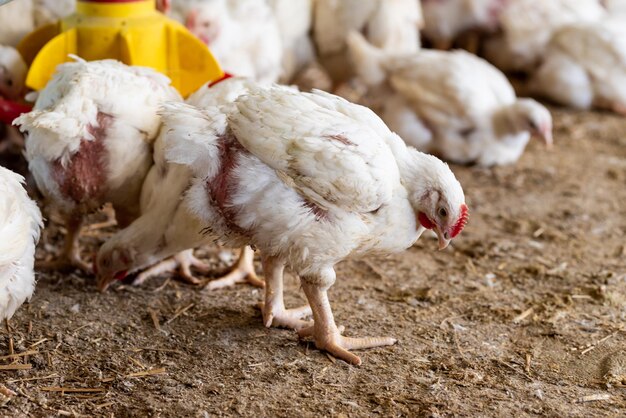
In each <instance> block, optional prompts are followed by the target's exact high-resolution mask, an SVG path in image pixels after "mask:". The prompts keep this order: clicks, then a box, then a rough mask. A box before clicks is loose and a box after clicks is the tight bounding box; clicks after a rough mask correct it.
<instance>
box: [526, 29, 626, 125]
mask: <svg viewBox="0 0 626 418" xmlns="http://www.w3.org/2000/svg"><path fill="white" fill-rule="evenodd" d="M529 86H530V90H531V91H532V92H534V93H535V94H537V95H542V96H544V97H547V98H549V99H551V100H554V101H555V102H557V103H560V104H563V105H566V106H571V107H575V108H578V109H589V108H591V107H597V108H602V109H608V110H612V111H614V112H617V113H620V114H622V115H626V24H624V20H623V19H622V18H617V17H615V18H607V19H604V20H601V21H597V22H591V23H578V24H572V25H568V26H565V27H563V28H561V29H560V30H558V31H557V32H556V33H555V34H554V36H553V37H552V40H551V41H550V44H549V45H548V48H547V51H546V54H545V56H544V59H543V62H542V63H541V66H540V67H539V68H538V69H537V70H536V72H535V73H534V74H533V76H532V79H531V81H530V83H529Z"/></svg>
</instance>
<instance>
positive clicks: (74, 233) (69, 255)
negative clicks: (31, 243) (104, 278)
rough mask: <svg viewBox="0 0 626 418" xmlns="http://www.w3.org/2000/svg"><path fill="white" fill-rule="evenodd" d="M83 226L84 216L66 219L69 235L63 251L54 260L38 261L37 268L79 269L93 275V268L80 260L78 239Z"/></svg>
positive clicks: (66, 237)
mask: <svg viewBox="0 0 626 418" xmlns="http://www.w3.org/2000/svg"><path fill="white" fill-rule="evenodd" d="M82 224H83V218H82V216H69V217H67V218H66V222H65V227H66V229H67V235H66V236H65V243H64V244H63V250H61V253H60V254H59V255H58V256H57V257H56V259H54V260H50V261H37V262H36V263H35V267H36V268H37V269H43V270H68V269H70V268H72V267H73V268H77V269H80V270H83V271H84V272H86V273H91V267H90V266H89V264H87V263H86V262H85V261H83V260H82V259H81V258H80V247H79V244H78V238H79V237H80V228H81V226H82Z"/></svg>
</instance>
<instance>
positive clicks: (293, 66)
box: [267, 0, 315, 83]
mask: <svg viewBox="0 0 626 418" xmlns="http://www.w3.org/2000/svg"><path fill="white" fill-rule="evenodd" d="M267 1H268V4H269V6H270V7H271V8H272V11H273V12H274V16H275V18H276V22H277V23H278V28H279V30H280V35H281V40H282V45H283V71H282V74H281V77H280V80H281V82H284V83H289V82H290V81H291V80H292V79H293V77H294V76H295V75H296V74H297V73H298V72H299V71H300V70H302V69H303V68H305V67H306V66H307V65H308V64H310V63H312V62H313V61H314V60H315V50H314V47H313V41H312V40H311V37H310V32H311V28H312V23H313V22H312V20H313V0H267Z"/></svg>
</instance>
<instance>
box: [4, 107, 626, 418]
mask: <svg viewBox="0 0 626 418" xmlns="http://www.w3.org/2000/svg"><path fill="white" fill-rule="evenodd" d="M555 114H556V132H555V134H556V135H555V137H556V144H557V147H556V150H555V151H554V152H546V151H545V150H544V149H543V148H542V147H541V146H540V145H539V144H538V143H537V144H535V143H533V144H531V146H530V147H529V150H528V151H527V153H526V154H525V155H524V157H523V158H522V160H521V161H520V162H519V163H518V164H517V165H516V166H512V167H504V168H497V169H494V170H485V169H479V168H471V167H470V168H467V167H454V171H455V172H456V173H457V174H458V176H459V178H460V180H461V182H462V184H463V185H464V188H465V190H466V195H467V196H468V203H469V206H470V208H471V219H470V223H469V225H468V227H467V228H466V230H465V231H464V233H463V234H462V235H461V236H460V237H459V238H458V239H457V240H456V241H455V242H454V245H453V248H450V249H449V250H446V251H444V252H437V251H435V247H436V242H435V241H434V240H433V239H431V238H429V237H424V238H422V239H421V240H420V241H419V242H418V243H417V244H416V246H415V247H414V248H411V249H409V250H408V251H406V252H404V253H402V254H398V255H395V256H391V257H388V258H370V259H366V260H360V261H358V260H350V261H346V262H344V263H342V264H340V265H339V266H338V269H337V270H338V281H337V284H336V285H335V286H334V287H333V288H332V291H331V300H332V303H333V307H334V311H335V314H336V317H337V320H338V322H339V323H340V324H343V325H345V326H346V328H347V333H348V334H349V335H360V336H363V335H391V336H395V337H397V338H398V339H399V343H398V344H397V345H395V346H393V347H389V348H381V349H373V350H367V351H362V352H360V355H361V356H362V359H363V365H362V366H360V367H353V366H349V365H347V364H346V363H344V362H342V361H336V360H334V359H332V358H330V357H329V356H327V355H326V354H324V353H322V352H320V351H318V350H316V349H315V347H314V346H313V345H312V344H311V343H306V342H299V341H298V338H297V337H296V335H295V333H294V332H292V331H287V330H279V329H265V328H264V327H263V326H262V324H261V314H260V312H259V311H258V309H256V307H255V305H256V303H257V302H258V301H259V300H260V299H261V295H262V293H261V291H259V290H258V289H254V288H251V287H248V286H245V285H241V286H238V287H236V288H232V289H227V290H222V291H216V292H213V293H211V292H207V291H199V290H197V289H194V288H193V287H191V286H188V285H185V284H182V283H180V282H178V281H176V280H173V279H169V278H168V277H165V276H164V277H162V278H159V279H155V280H153V281H152V282H150V283H148V284H147V285H145V286H143V287H141V288H139V287H132V286H129V285H116V286H114V287H113V289H112V290H110V291H108V292H107V293H105V294H99V293H98V292H96V289H95V286H94V281H93V279H92V278H90V277H84V276H83V275H80V274H77V273H73V274H43V273H42V274H40V275H39V283H38V287H37V291H36V293H35V296H34V298H33V300H32V301H31V303H30V304H29V305H27V306H24V307H23V308H22V309H21V310H20V311H19V312H18V314H17V315H16V316H15V318H14V319H13V320H12V322H11V323H12V327H13V331H12V334H13V340H14V350H15V352H17V353H20V352H24V351H26V350H28V351H35V352H36V353H34V354H31V355H29V356H27V357H22V358H20V359H19V360H18V362H19V363H25V364H30V365H32V369H30V370H20V371H1V370H0V378H1V379H2V381H4V383H5V385H6V386H7V387H8V388H10V389H12V390H14V391H16V392H18V396H17V397H15V398H14V399H12V400H10V401H9V402H8V403H7V404H6V405H5V406H4V407H3V408H1V409H0V415H5V416H11V417H19V416H34V417H39V416H59V415H60V416H80V415H88V416H116V417H123V416H163V417H165V416H176V417H186V416H190V417H204V416H214V415H220V416H222V415H223V416H255V417H257V416H268V417H269V416H296V415H297V416H302V417H318V416H336V417H352V416H365V415H380V416H416V415H427V416H472V417H473V416H514V415H516V416H531V415H546V416H554V417H563V416H573V417H590V416H607V417H608V416H613V417H617V416H624V415H626V389H625V387H626V386H625V385H626V328H625V327H624V321H625V319H626V239H625V238H624V237H625V236H626V120H625V119H623V118H621V117H618V116H614V115H609V114H600V113H579V112H573V111H563V110H558V109H557V110H555ZM109 232H110V231H109ZM92 235H93V234H92ZM61 238H62V233H61V232H60V228H58V226H56V223H55V222H54V221H53V222H51V225H50V226H49V228H48V230H47V232H46V234H45V236H44V242H43V243H42V245H40V256H43V255H45V253H46V251H47V250H48V251H49V250H51V249H56V248H58V244H59V242H60V240H61ZM101 239H103V236H102V234H100V235H97V234H96V235H94V236H85V237H84V238H83V243H84V244H85V246H86V250H85V254H86V256H87V254H89V252H90V251H93V249H94V248H95V245H96V244H97V242H98V241H99V240H101ZM200 255H203V253H202V252H200ZM204 255H205V256H206V257H211V259H213V260H215V262H216V263H218V264H217V267H219V269H220V270H221V271H224V269H225V268H226V265H225V264H223V263H221V262H218V261H217V258H216V257H215V251H210V250H207V251H206V252H205V253H204ZM165 282H167V284H164V283H165ZM287 282H288V283H287V290H288V296H287V302H288V305H289V306H297V305H300V304H302V303H303V297H302V293H301V291H299V288H298V283H297V280H296V279H295V278H293V277H288V278H287ZM150 312H153V315H151V314H150ZM181 312H182V313H181ZM177 314H179V315H177ZM152 316H154V317H155V318H156V319H157V320H158V322H159V327H158V329H157V327H155V324H154V322H153V319H152ZM8 352H9V337H8V335H7V333H6V332H5V331H4V330H3V331H2V333H1V334H0V354H8ZM9 362H10V360H6V359H3V360H1V361H0V363H1V364H9ZM146 371H149V373H155V374H153V375H150V374H148V375H141V374H140V375H138V376H137V375H135V376H132V375H131V374H133V373H141V372H146ZM159 372H161V373H159ZM129 375H130V376H129ZM55 387H56V388H58V387H64V388H88V389H93V391H92V392H70V391H66V392H53V391H50V388H55Z"/></svg>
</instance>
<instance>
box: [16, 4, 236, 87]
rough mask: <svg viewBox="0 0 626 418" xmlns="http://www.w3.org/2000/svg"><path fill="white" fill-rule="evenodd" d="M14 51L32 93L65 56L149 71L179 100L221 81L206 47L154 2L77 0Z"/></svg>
mask: <svg viewBox="0 0 626 418" xmlns="http://www.w3.org/2000/svg"><path fill="white" fill-rule="evenodd" d="M18 50H19V51H20V53H21V54H22V56H23V57H24V60H25V61H26V63H27V64H29V67H30V69H29V72H28V76H27V78H26V85H27V86H28V87H30V88H32V89H35V90H40V89H42V88H43V87H45V85H46V84H47V83H48V81H49V80H50V78H51V77H52V74H53V73H54V71H55V69H56V66H57V65H58V64H61V63H63V62H67V61H69V60H70V58H69V57H68V55H69V54H75V55H78V56H79V57H81V58H83V59H85V60H87V61H93V60H99V59H105V58H113V59H117V60H119V61H122V62H123V63H125V64H128V65H141V66H145V67H152V68H154V69H155V70H157V71H159V72H162V73H164V74H166V75H167V76H168V77H169V78H170V79H171V80H172V84H173V86H174V87H176V88H177V89H178V91H179V92H180V93H181V94H182V95H183V96H187V95H189V94H190V93H192V92H194V91H195V90H197V89H198V88H200V86H202V85H203V84H204V83H207V82H211V81H216V80H219V79H220V78H222V77H223V76H224V72H223V71H222V69H221V68H220V66H219V64H218V62H217V60H216V59H215V58H214V57H213V55H212V54H211V52H210V51H209V50H208V48H207V47H206V45H204V44H203V43H202V42H201V41H200V40H199V39H197V38H196V37H195V36H193V35H192V34H191V33H190V32H189V31H187V29H186V28H185V27H184V26H183V25H181V24H179V23H178V22H175V21H173V20H171V19H168V18H167V17H165V16H164V15H163V14H161V13H159V12H158V11H157V10H156V8H155V1H154V0H78V1H77V2H76V13H74V14H73V15H71V16H68V17H67V18H65V19H63V20H61V21H59V22H57V23H53V24H50V25H46V26H43V27H41V28H39V29H37V30H36V31H34V32H33V33H31V34H30V35H28V36H27V37H26V38H24V40H22V42H21V43H20V44H19V45H18Z"/></svg>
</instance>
